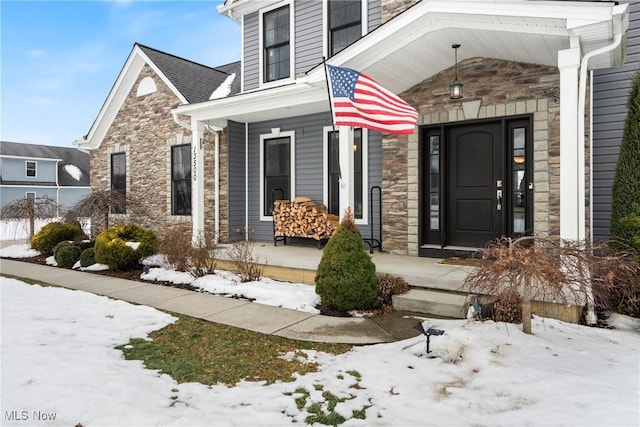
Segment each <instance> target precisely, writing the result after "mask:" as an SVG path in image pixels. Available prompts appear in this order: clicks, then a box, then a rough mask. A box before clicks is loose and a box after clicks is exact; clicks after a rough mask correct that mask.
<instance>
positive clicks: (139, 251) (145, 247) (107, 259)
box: [95, 224, 158, 270]
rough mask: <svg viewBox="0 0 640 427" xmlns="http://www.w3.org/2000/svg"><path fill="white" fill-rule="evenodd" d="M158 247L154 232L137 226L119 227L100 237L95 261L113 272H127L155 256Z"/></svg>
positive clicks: (97, 239)
mask: <svg viewBox="0 0 640 427" xmlns="http://www.w3.org/2000/svg"><path fill="white" fill-rule="evenodd" d="M136 245H137V247H136ZM157 247H158V238H157V237H156V234H155V233H154V232H153V231H151V230H148V229H145V228H143V227H140V226H138V225H135V224H124V225H118V226H115V227H111V228H109V229H108V230H105V231H103V232H102V233H100V234H99V235H98V237H97V238H96V244H95V259H96V262H98V263H100V264H106V265H108V266H109V268H111V269H112V270H127V269H130V268H133V267H135V266H136V265H137V264H138V262H139V261H140V260H141V259H142V258H144V257H148V256H150V255H153V254H155V253H156V249H157Z"/></svg>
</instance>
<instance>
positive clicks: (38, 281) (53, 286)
mask: <svg viewBox="0 0 640 427" xmlns="http://www.w3.org/2000/svg"><path fill="white" fill-rule="evenodd" d="M0 276H2V277H6V278H7V279H16V280H20V281H21V282H24V283H27V284H29V285H40V286H44V287H51V288H61V287H62V286H58V285H53V284H51V283H47V282H43V281H40V280H33V279H29V278H28V277H22V276H14V275H13V274H6V273H0Z"/></svg>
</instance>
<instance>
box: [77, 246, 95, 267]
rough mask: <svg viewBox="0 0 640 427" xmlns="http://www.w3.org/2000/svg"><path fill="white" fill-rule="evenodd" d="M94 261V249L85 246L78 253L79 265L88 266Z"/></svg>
mask: <svg viewBox="0 0 640 427" xmlns="http://www.w3.org/2000/svg"><path fill="white" fill-rule="evenodd" d="M95 263H96V250H95V249H94V248H87V249H85V250H84V251H82V253H81V254H80V267H89V266H90V265H93V264H95Z"/></svg>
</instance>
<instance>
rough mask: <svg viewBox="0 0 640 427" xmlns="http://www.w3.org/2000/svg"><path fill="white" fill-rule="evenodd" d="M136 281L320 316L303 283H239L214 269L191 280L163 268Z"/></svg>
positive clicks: (317, 300)
mask: <svg viewBox="0 0 640 427" xmlns="http://www.w3.org/2000/svg"><path fill="white" fill-rule="evenodd" d="M153 261H156V260H153ZM153 261H152V262H153ZM156 262H157V261H156ZM140 278H141V279H143V280H148V281H162V282H170V283H175V284H188V285H191V286H193V287H194V288H196V289H201V290H203V291H205V292H209V293H212V294H216V295H222V296H227V297H233V298H246V299H249V300H252V301H255V302H259V303H260V304H266V305H274V306H276V307H282V308H289V309H291V310H299V311H305V312H307V313H314V314H318V313H320V310H318V309H317V308H315V307H316V306H317V305H318V304H319V303H320V297H319V296H318V295H317V294H316V292H315V287H314V286H310V285H307V284H304V283H289V282H279V281H276V280H271V279H269V278H266V277H264V278H262V279H261V280H258V281H252V282H244V283H242V282H241V280H240V277H239V276H238V275H237V274H234V273H231V272H228V271H224V270H217V271H216V272H215V274H208V275H206V276H203V277H200V278H197V279H195V278H194V277H193V276H192V275H191V274H189V273H184V272H181V271H175V270H173V269H168V268H164V267H150V268H149V272H148V273H142V275H141V276H140Z"/></svg>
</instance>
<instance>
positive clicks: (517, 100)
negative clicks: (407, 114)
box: [382, 58, 560, 255]
mask: <svg viewBox="0 0 640 427" xmlns="http://www.w3.org/2000/svg"><path fill="white" fill-rule="evenodd" d="M458 70H459V71H458V74H459V75H460V76H461V81H462V82H463V83H464V98H463V99H461V100H451V99H449V84H450V83H451V80H453V71H452V70H451V69H449V70H444V71H442V72H440V73H438V74H436V75H434V76H433V77H431V78H429V79H427V80H425V81H423V82H422V83H421V84H419V85H416V86H415V87H413V88H411V89H409V90H407V91H406V92H404V93H402V94H400V97H402V98H403V99H405V100H406V101H408V102H409V103H410V104H412V105H414V106H417V108H418V111H419V113H420V117H419V122H418V124H419V125H433V124H446V123H455V122H462V121H464V120H471V119H473V120H475V119H490V118H500V117H509V116H517V115H525V114H530V115H532V116H533V144H534V148H533V161H534V165H533V174H534V176H533V181H534V232H535V233H538V234H542V235H551V236H554V235H558V234H559V213H560V200H559V193H560V175H559V174H560V117H559V116H560V105H559V103H558V102H556V100H555V99H554V98H553V96H550V95H549V94H548V93H545V91H546V90H549V89H552V88H554V87H556V88H557V87H559V79H560V76H559V73H558V70H557V68H555V67H548V66H541V65H534V64H524V63H514V62H509V61H502V60H497V59H486V58H473V59H468V60H466V61H463V62H462V63H460V64H459V67H458ZM382 143H383V165H382V170H383V175H382V183H383V184H382V189H383V196H382V199H383V212H384V221H383V222H384V225H383V247H384V248H385V249H388V250H390V251H391V252H393V253H398V254H411V255H417V253H418V242H419V239H418V233H419V230H418V200H419V197H418V191H419V189H418V176H419V171H418V144H419V132H418V128H416V132H415V133H413V134H411V135H404V136H397V135H383V142H382ZM399 165H403V166H402V167H400V166H399Z"/></svg>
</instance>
